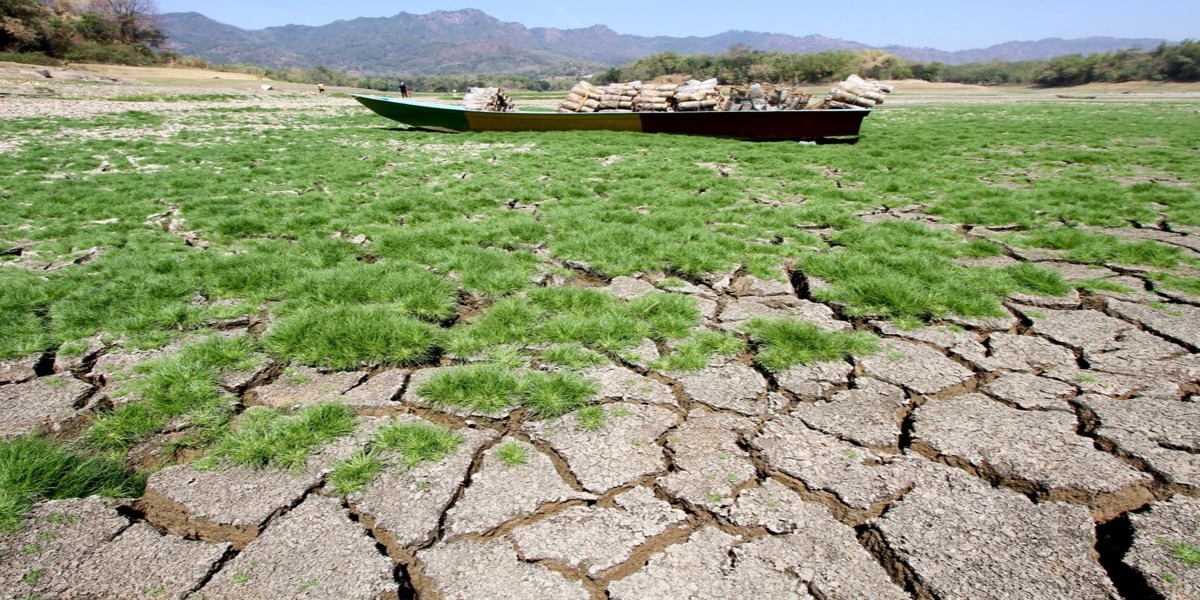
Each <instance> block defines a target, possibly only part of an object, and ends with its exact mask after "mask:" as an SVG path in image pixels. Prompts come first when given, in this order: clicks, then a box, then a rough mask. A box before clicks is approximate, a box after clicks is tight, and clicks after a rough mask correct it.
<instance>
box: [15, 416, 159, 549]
mask: <svg viewBox="0 0 1200 600" xmlns="http://www.w3.org/2000/svg"><path fill="white" fill-rule="evenodd" d="M144 487H145V477H144V476H141V475H138V474H135V473H131V472H129V471H126V470H125V468H124V466H123V465H122V464H121V463H120V462H118V461H114V460H111V459H108V458H97V457H89V456H86V455H83V454H79V453H77V452H74V451H71V450H68V449H67V448H65V447H64V446H62V445H60V444H58V443H56V442H54V441H52V440H49V439H46V438H41V437H32V436H27V437H20V438H14V439H10V440H0V531H3V532H8V533H12V532H14V531H16V530H17V529H19V528H20V526H21V520H22V518H23V517H24V515H25V513H26V512H27V511H28V510H29V507H30V506H31V505H32V504H33V502H34V501H35V500H41V499H44V500H57V499H61V498H83V497H86V496H91V495H93V494H98V495H101V496H107V497H112V498H117V497H138V496H140V495H141V494H142V489H143V488H144Z"/></svg>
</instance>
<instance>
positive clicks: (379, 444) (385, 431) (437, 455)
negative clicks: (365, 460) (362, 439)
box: [375, 423, 463, 468]
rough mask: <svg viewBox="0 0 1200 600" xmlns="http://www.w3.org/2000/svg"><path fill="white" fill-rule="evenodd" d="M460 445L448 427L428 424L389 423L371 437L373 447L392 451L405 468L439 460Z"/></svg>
mask: <svg viewBox="0 0 1200 600" xmlns="http://www.w3.org/2000/svg"><path fill="white" fill-rule="evenodd" d="M462 442H463V437H462V436H461V435H458V434H457V433H454V432H453V431H451V430H450V429H449V428H448V427H445V426H441V425H431V424H429V423H389V424H387V425H384V426H383V427H381V428H380V429H379V431H378V432H377V433H376V434H375V447H376V448H378V449H380V450H393V451H395V452H396V453H397V454H399V455H400V462H401V464H403V465H404V467H406V468H412V467H415V466H417V465H419V464H421V463H423V462H427V461H436V460H442V459H443V458H446V457H447V456H449V455H450V454H452V453H454V451H455V450H457V449H458V447H459V446H460V445H462Z"/></svg>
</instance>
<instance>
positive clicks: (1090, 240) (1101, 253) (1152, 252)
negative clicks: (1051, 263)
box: [1014, 227, 1184, 267]
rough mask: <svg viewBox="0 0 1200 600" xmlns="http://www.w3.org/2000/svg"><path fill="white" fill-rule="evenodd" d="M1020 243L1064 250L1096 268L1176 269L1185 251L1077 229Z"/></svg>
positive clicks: (1045, 232) (1025, 237)
mask: <svg viewBox="0 0 1200 600" xmlns="http://www.w3.org/2000/svg"><path fill="white" fill-rule="evenodd" d="M1014 241H1016V242H1017V243H1019V244H1021V245H1024V246H1027V247H1032V248H1046V249H1050V250H1061V251H1063V252H1064V255H1065V256H1066V258H1069V259H1071V260H1077V261H1080V262H1086V263H1092V264H1105V263H1119V264H1127V265H1150V266H1155V267H1173V266H1176V265H1178V264H1179V263H1180V261H1181V260H1182V259H1183V256H1184V254H1183V250H1182V249H1180V248H1176V247H1174V246H1169V245H1167V244H1160V243H1158V242H1155V241H1152V240H1144V241H1138V242H1127V241H1123V240H1121V239H1120V238H1118V237H1117V236H1114V235H1108V234H1104V233H1096V232H1091V231H1084V230H1082V229H1076V228H1074V227H1050V228H1046V229H1038V230H1035V231H1031V232H1028V233H1024V234H1021V235H1017V236H1015V237H1014Z"/></svg>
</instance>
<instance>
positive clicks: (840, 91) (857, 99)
mask: <svg viewBox="0 0 1200 600" xmlns="http://www.w3.org/2000/svg"><path fill="white" fill-rule="evenodd" d="M890 93H892V86H890V85H887V84H883V83H880V82H878V81H868V80H866V79H863V78H862V77H859V76H858V75H851V76H849V77H847V78H846V80H845V81H843V82H841V83H839V84H837V85H835V86H834V87H833V89H831V90H829V93H828V94H827V95H826V96H825V99H824V100H822V101H821V103H820V104H819V105H818V106H817V107H816V108H835V109H846V108H875V107H876V106H878V105H880V104H883V101H884V100H886V99H887V96H888V94H890Z"/></svg>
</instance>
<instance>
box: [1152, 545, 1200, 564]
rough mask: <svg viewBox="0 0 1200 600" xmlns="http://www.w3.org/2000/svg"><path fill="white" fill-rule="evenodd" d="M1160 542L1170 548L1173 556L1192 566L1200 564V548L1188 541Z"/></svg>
mask: <svg viewBox="0 0 1200 600" xmlns="http://www.w3.org/2000/svg"><path fill="white" fill-rule="evenodd" d="M1158 543H1159V544H1160V545H1162V546H1164V547H1166V548H1167V549H1168V550H1170V551H1171V556H1172V557H1173V558H1176V559H1178V560H1181V561H1183V562H1184V563H1186V564H1187V565H1188V566H1190V567H1196V566H1200V548H1197V547H1196V546H1193V545H1192V544H1188V543H1186V542H1178V543H1176V542H1170V541H1167V540H1158Z"/></svg>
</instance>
